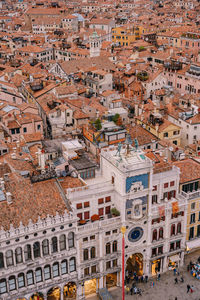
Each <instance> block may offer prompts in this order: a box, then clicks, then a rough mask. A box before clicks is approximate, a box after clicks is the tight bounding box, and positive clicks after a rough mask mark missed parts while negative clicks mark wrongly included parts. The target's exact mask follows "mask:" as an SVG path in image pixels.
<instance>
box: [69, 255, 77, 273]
mask: <svg viewBox="0 0 200 300" xmlns="http://www.w3.org/2000/svg"><path fill="white" fill-rule="evenodd" d="M69 271H70V272H74V271H76V259H75V257H72V258H70V260H69Z"/></svg>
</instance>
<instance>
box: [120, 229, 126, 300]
mask: <svg viewBox="0 0 200 300" xmlns="http://www.w3.org/2000/svg"><path fill="white" fill-rule="evenodd" d="M125 232H126V227H125V226H122V227H121V233H122V300H124V299H125V292H124V252H125V239H124V234H125Z"/></svg>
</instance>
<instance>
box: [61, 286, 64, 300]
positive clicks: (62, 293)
mask: <svg viewBox="0 0 200 300" xmlns="http://www.w3.org/2000/svg"><path fill="white" fill-rule="evenodd" d="M63 299H64V297H63V288H62V287H60V300H63Z"/></svg>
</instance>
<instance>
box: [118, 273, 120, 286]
mask: <svg viewBox="0 0 200 300" xmlns="http://www.w3.org/2000/svg"><path fill="white" fill-rule="evenodd" d="M117 286H120V272H117Z"/></svg>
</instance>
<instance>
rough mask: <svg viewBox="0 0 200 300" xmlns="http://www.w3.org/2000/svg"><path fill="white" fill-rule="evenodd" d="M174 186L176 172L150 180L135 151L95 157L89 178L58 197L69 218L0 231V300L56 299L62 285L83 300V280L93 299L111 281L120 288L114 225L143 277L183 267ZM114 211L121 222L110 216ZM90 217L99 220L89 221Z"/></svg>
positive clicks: (181, 215) (181, 205) (145, 161)
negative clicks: (172, 264)
mask: <svg viewBox="0 0 200 300" xmlns="http://www.w3.org/2000/svg"><path fill="white" fill-rule="evenodd" d="M178 186H179V169H178V168H175V167H173V168H171V169H165V168H164V169H162V170H160V171H159V172H157V173H156V172H154V164H153V162H152V161H151V160H150V159H149V158H147V157H146V156H145V155H144V153H143V152H142V151H141V150H139V149H138V150H136V149H133V148H132V147H131V146H130V147H128V146H125V145H124V146H122V147H121V149H120V147H119V146H118V148H117V147H110V148H107V149H104V150H102V152H101V161H100V172H99V174H98V175H97V176H96V178H93V179H88V180H85V185H84V186H82V187H77V188H71V189H67V190H65V191H64V192H65V194H66V197H67V199H68V201H69V203H70V205H71V208H72V211H71V212H67V211H65V213H64V215H63V216H60V215H58V214H56V216H55V217H51V216H48V217H47V218H46V219H43V220H41V219H38V222H37V223H35V224H33V223H32V222H29V224H28V226H26V227H24V226H23V225H22V224H21V225H20V227H19V228H16V229H15V228H14V227H13V226H11V228H10V230H9V231H4V230H1V231H0V243H1V253H0V274H1V276H0V277H1V280H0V293H1V294H0V295H1V299H3V300H5V299H6V300H11V299H12V300H13V299H17V298H25V299H29V298H30V297H31V295H32V294H33V292H41V293H42V294H43V295H44V299H48V296H47V293H48V291H49V290H50V289H51V288H53V287H59V288H60V291H61V294H60V295H61V296H60V297H61V298H60V299H61V300H62V299H63V289H64V286H65V285H66V284H67V283H69V282H73V283H75V284H76V299H79V300H80V299H85V291H86V284H87V282H88V280H90V281H91V280H93V281H94V282H95V288H96V292H98V289H100V288H103V287H106V283H107V279H108V276H110V275H113V276H116V282H115V284H116V285H118V286H120V285H121V282H122V278H121V269H122V259H121V257H122V243H121V240H122V235H121V232H120V228H121V226H125V227H126V233H125V262H126V266H128V264H129V261H130V259H132V257H133V256H134V255H137V256H138V257H139V259H141V264H138V263H135V265H134V268H136V270H138V272H139V271H140V272H141V274H144V275H148V276H151V275H154V274H155V269H156V268H157V271H158V272H164V271H166V270H167V269H168V265H169V261H170V259H172V260H174V259H175V258H176V262H177V264H178V265H182V264H183V257H184V249H185V230H186V209H187V206H186V200H185V199H184V198H183V197H181V196H180V195H178ZM175 202H178V211H177V212H176V213H174V211H173V204H172V203H175ZM113 208H116V209H117V210H118V211H119V212H120V216H113V210H112V209H113ZM161 211H162V213H161ZM95 215H98V216H99V220H96V221H95V222H94V221H93V222H92V220H93V219H92V217H94V216H95ZM172 244H173V245H172ZM27 245H30V246H28V247H27ZM154 249H157V250H154ZM126 266H125V267H126ZM137 268H139V269H137Z"/></svg>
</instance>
